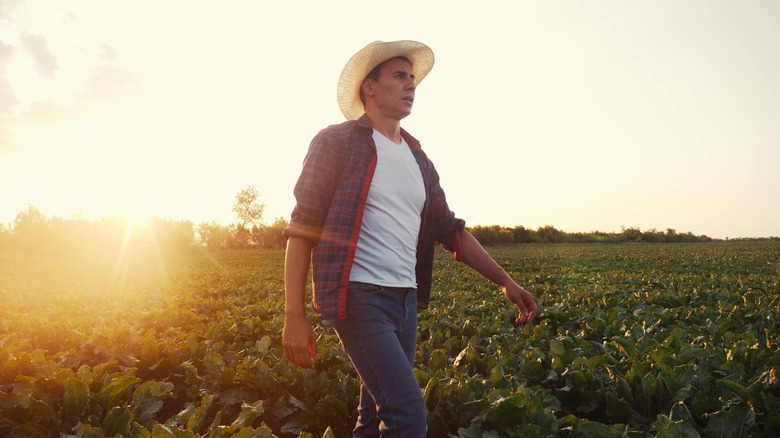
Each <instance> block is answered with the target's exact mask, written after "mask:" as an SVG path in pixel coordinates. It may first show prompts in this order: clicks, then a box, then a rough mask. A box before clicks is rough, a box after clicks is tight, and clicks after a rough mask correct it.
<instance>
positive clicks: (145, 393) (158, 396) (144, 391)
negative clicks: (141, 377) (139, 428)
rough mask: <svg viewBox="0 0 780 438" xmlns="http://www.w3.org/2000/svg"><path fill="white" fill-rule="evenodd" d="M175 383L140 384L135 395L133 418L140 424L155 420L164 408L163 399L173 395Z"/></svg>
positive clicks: (149, 382)
mask: <svg viewBox="0 0 780 438" xmlns="http://www.w3.org/2000/svg"><path fill="white" fill-rule="evenodd" d="M172 391H173V383H170V382H154V381H148V382H144V383H142V384H140V385H139V386H138V388H136V390H135V392H134V393H133V416H134V417H135V420H136V421H137V422H138V423H140V424H146V423H148V422H149V421H151V420H153V419H154V416H155V415H156V414H157V412H159V411H160V409H162V407H163V401H162V398H163V397H166V396H168V395H170V394H171V392H172Z"/></svg>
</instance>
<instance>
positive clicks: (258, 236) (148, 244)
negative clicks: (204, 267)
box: [0, 205, 287, 253]
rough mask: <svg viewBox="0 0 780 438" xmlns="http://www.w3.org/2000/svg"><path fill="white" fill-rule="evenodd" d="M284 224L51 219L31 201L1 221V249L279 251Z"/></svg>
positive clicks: (54, 250) (280, 219) (278, 220)
mask: <svg viewBox="0 0 780 438" xmlns="http://www.w3.org/2000/svg"><path fill="white" fill-rule="evenodd" d="M286 226H287V221H286V220H284V218H276V220H275V221H274V222H273V223H272V224H270V225H266V224H260V225H255V224H253V225H251V227H250V226H243V224H239V223H233V224H230V225H222V224H220V223H218V222H217V221H211V222H202V223H200V224H198V225H195V224H194V223H193V222H192V221H188V220H172V219H165V218H159V217H154V218H152V219H151V220H150V221H148V222H146V223H143V224H129V223H128V222H127V220H126V219H124V218H121V217H115V218H101V219H95V218H92V217H84V216H74V217H72V218H70V219H64V218H61V217H57V216H52V217H49V216H47V215H46V214H44V213H43V212H41V211H40V210H39V209H38V208H37V207H35V206H32V205H30V206H28V207H27V208H26V209H25V210H22V211H21V212H19V214H17V215H16V218H15V219H14V222H13V223H12V224H10V225H6V224H2V223H0V251H15V250H16V251H47V252H63V253H70V252H72V251H85V250H86V251H105V250H108V251H115V250H116V251H119V250H122V249H125V250H129V249H132V250H136V249H162V250H183V249H191V248H198V247H200V248H203V247H205V248H208V249H210V250H226V249H249V248H263V249H279V248H284V246H285V244H286V242H285V239H284V237H283V236H282V230H283V229H284V228H285V227H286Z"/></svg>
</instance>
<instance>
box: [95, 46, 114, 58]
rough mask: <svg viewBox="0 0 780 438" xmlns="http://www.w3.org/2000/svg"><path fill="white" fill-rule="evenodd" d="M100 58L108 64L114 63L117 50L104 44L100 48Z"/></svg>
mask: <svg viewBox="0 0 780 438" xmlns="http://www.w3.org/2000/svg"><path fill="white" fill-rule="evenodd" d="M98 56H100V58H101V59H103V60H104V61H108V62H114V61H116V49H115V48H113V47H111V46H109V45H108V44H102V45H101V46H100V54H99V55H98Z"/></svg>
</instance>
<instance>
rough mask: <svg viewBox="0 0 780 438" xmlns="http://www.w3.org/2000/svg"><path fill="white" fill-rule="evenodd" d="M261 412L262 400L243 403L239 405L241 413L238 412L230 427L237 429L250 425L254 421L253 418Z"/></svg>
mask: <svg viewBox="0 0 780 438" xmlns="http://www.w3.org/2000/svg"><path fill="white" fill-rule="evenodd" d="M262 414H263V401H262V400H258V401H257V402H255V404H253V405H250V404H247V403H244V404H243V405H242V406H241V413H240V414H238V418H236V419H235V421H233V424H231V425H230V427H232V428H236V429H239V428H242V427H248V426H251V425H252V423H253V422H254V421H255V418H257V417H259V416H260V415H262Z"/></svg>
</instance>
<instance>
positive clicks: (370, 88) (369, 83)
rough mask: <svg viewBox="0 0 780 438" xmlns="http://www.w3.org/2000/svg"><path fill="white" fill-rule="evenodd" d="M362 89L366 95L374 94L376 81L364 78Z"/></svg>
mask: <svg viewBox="0 0 780 438" xmlns="http://www.w3.org/2000/svg"><path fill="white" fill-rule="evenodd" d="M360 89H361V90H363V94H364V95H366V96H373V95H374V81H373V80H371V79H369V78H366V79H363V83H362V84H360Z"/></svg>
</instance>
